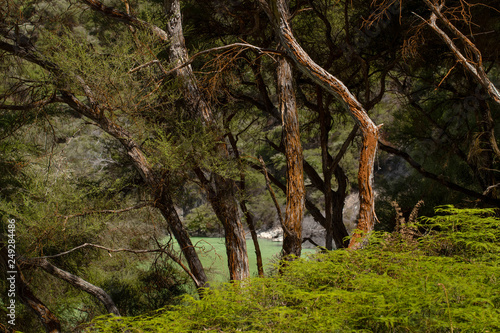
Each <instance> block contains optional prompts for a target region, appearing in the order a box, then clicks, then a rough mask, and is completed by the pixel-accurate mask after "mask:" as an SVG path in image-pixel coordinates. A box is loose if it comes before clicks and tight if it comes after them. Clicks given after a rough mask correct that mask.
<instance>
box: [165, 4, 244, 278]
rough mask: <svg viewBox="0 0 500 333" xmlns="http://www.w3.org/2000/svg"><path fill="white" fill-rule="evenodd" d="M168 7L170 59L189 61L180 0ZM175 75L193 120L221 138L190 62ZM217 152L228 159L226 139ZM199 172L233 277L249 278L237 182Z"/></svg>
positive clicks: (182, 61)
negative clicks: (237, 198) (224, 245)
mask: <svg viewBox="0 0 500 333" xmlns="http://www.w3.org/2000/svg"><path fill="white" fill-rule="evenodd" d="M165 10H166V13H167V18H168V24H167V32H168V35H169V37H170V38H169V40H168V42H169V52H170V54H169V56H170V62H171V63H172V64H173V65H179V64H182V63H185V62H187V61H188V59H189V57H188V52H187V48H186V45H185V41H184V34H183V30H182V17H181V10H180V2H179V0H166V1H165ZM176 76H177V78H178V79H179V81H180V83H181V87H182V91H183V97H184V101H185V103H186V106H187V109H188V111H189V112H190V113H191V116H192V117H193V118H194V119H200V120H201V121H202V123H203V124H204V125H205V126H206V127H208V128H209V130H212V131H214V132H215V134H214V140H216V141H221V139H220V138H218V137H216V136H217V135H218V134H219V132H220V131H218V130H217V129H216V126H215V121H214V117H213V113H212V110H211V109H210V107H209V106H208V103H207V102H206V101H205V98H204V96H203V94H202V92H201V91H200V89H199V88H198V85H197V81H196V77H195V75H194V73H193V70H192V68H191V66H190V65H188V66H184V67H182V68H180V69H178V70H177V71H176ZM214 153H215V154H217V156H219V157H220V158H221V159H228V158H229V153H228V150H227V147H226V144H225V143H224V142H220V143H218V144H217V146H216V148H215V152H214ZM197 174H198V176H199V177H201V178H200V180H201V181H202V182H203V183H204V186H205V190H206V191H207V193H208V199H209V202H210V204H211V206H212V208H213V210H214V212H215V213H216V215H217V217H218V219H219V220H220V222H221V223H222V225H223V226H224V232H225V239H226V252H227V258H228V267H229V273H230V279H231V280H243V279H246V278H247V277H249V276H250V268H249V264H248V254H247V248H246V239H245V231H244V229H243V224H242V223H241V219H240V214H239V210H238V203H237V201H236V184H235V182H234V181H233V180H231V179H228V178H225V177H223V176H220V175H213V177H212V178H213V181H210V180H207V179H205V175H204V173H203V172H202V171H201V170H198V171H197Z"/></svg>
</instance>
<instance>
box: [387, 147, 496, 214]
mask: <svg viewBox="0 0 500 333" xmlns="http://www.w3.org/2000/svg"><path fill="white" fill-rule="evenodd" d="M379 147H380V149H381V150H383V151H385V152H388V153H390V154H393V155H397V156H400V157H402V158H403V159H404V160H405V161H406V162H408V163H409V164H410V165H411V166H412V167H413V168H414V169H415V170H417V171H418V172H419V173H420V174H422V175H423V176H424V177H426V178H429V179H432V180H434V181H437V182H438V183H440V184H442V185H444V186H446V187H448V188H449V189H452V190H454V191H457V192H460V193H463V194H465V195H468V196H470V197H473V198H476V199H479V200H481V201H483V202H485V203H487V204H490V205H494V206H497V207H500V200H498V199H494V198H490V197H487V196H486V195H484V194H481V193H477V192H475V191H472V190H469V189H467V188H465V187H462V186H460V185H458V184H455V183H452V182H450V181H449V180H446V179H445V178H444V177H443V176H442V175H436V174H434V173H431V172H429V171H427V170H425V169H424V168H423V167H422V166H421V165H420V164H419V163H418V162H417V161H415V160H414V159H413V158H412V157H411V156H410V155H408V153H406V152H404V151H402V150H399V149H397V148H395V147H393V146H391V145H390V144H389V143H388V142H384V141H383V140H382V139H379Z"/></svg>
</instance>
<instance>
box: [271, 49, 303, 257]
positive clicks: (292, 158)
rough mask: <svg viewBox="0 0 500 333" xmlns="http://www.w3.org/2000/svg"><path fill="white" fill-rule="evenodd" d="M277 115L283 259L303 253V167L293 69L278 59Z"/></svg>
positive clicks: (283, 60)
mask: <svg viewBox="0 0 500 333" xmlns="http://www.w3.org/2000/svg"><path fill="white" fill-rule="evenodd" d="M277 82H278V94H279V103H280V112H281V118H282V125H283V144H284V148H285V158H286V180H287V181H286V212H285V220H284V227H285V228H286V229H287V230H288V231H289V232H288V233H284V234H283V256H284V257H286V256H289V255H295V256H297V257H300V253H301V251H302V220H303V218H304V202H305V193H306V192H305V187H304V167H303V159H304V157H303V154H302V145H301V143H300V130H299V115H298V112H297V105H296V103H295V92H294V90H293V84H292V82H293V80H292V69H291V66H290V63H289V62H288V60H287V59H285V58H281V59H280V60H279V62H278V71H277Z"/></svg>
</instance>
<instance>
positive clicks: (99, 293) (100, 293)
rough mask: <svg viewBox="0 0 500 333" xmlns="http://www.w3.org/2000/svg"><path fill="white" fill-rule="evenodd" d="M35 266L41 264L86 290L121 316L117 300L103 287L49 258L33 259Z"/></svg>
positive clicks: (57, 275) (111, 311)
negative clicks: (52, 261) (116, 303)
mask: <svg viewBox="0 0 500 333" xmlns="http://www.w3.org/2000/svg"><path fill="white" fill-rule="evenodd" d="M32 263H33V264H34V265H35V266H39V267H41V268H43V270H44V271H46V272H47V273H49V274H51V275H53V276H55V277H57V278H59V279H61V280H63V281H66V282H68V283H69V284H71V285H72V286H73V287H75V288H78V289H80V290H83V291H85V292H86V293H88V294H90V295H92V296H94V297H95V298H97V299H98V300H99V301H100V302H101V303H102V304H104V306H105V307H106V310H107V311H108V312H109V313H112V314H114V315H117V316H119V315H120V312H119V311H118V308H117V307H116V305H115V302H113V300H112V299H111V297H110V296H109V295H108V293H106V292H105V291H104V290H103V289H102V288H99V287H97V286H95V285H93V284H91V283H89V282H87V281H85V280H84V279H82V278H81V277H79V276H76V275H73V274H71V273H69V272H66V271H65V270H62V269H60V268H59V267H56V266H54V265H53V264H51V263H50V262H49V261H48V260H47V259H38V260H34V261H32Z"/></svg>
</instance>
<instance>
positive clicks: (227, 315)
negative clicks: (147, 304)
mask: <svg viewBox="0 0 500 333" xmlns="http://www.w3.org/2000/svg"><path fill="white" fill-rule="evenodd" d="M436 213H437V215H436V216H435V217H430V218H423V219H420V221H419V223H418V224H417V225H418V227H419V228H420V229H421V231H422V233H421V234H420V236H419V238H418V239H417V242H416V243H415V242H414V243H412V244H410V246H395V245H397V244H396V243H397V242H398V240H396V239H397V238H396V237H389V235H388V234H387V233H374V234H373V236H372V238H371V242H370V244H369V245H368V246H367V247H366V248H365V249H363V250H359V251H351V250H336V251H332V252H328V253H321V254H316V255H313V256H310V257H308V258H306V259H300V260H296V261H294V262H290V263H287V266H286V267H283V268H282V269H281V271H282V275H277V276H273V277H268V278H255V279H250V280H247V281H244V282H242V283H241V284H228V285H224V286H222V287H220V288H216V289H210V290H206V293H205V297H204V298H203V299H202V300H196V299H194V298H192V297H186V298H185V299H184V301H183V302H182V304H181V305H178V306H175V307H170V308H163V309H159V310H157V311H156V312H153V313H149V314H147V315H142V316H138V317H123V318H116V317H101V318H99V319H97V320H95V321H94V322H93V323H91V324H90V326H88V327H87V328H86V331H87V332H124V331H127V332H242V331H244V332H497V331H499V330H500V296H499V293H498V291H499V290H500V280H499V279H498V277H499V276H500V265H499V263H500V260H499V256H498V255H499V247H498V244H497V239H498V236H499V233H500V231H499V225H500V220H499V219H498V218H497V217H496V214H495V212H494V211H493V210H489V209H465V210H464V209H457V208H454V207H452V206H443V207H439V208H438V209H437V210H436ZM399 242H407V238H404V237H401V238H399ZM415 244H416V245H415ZM390 245H392V246H390Z"/></svg>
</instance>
